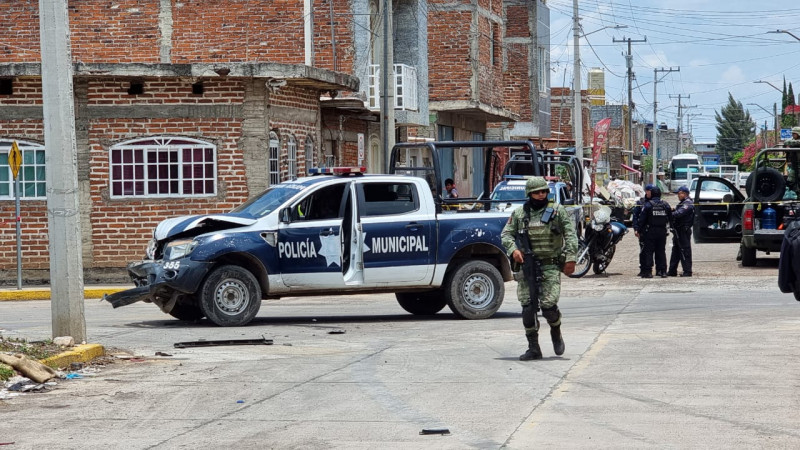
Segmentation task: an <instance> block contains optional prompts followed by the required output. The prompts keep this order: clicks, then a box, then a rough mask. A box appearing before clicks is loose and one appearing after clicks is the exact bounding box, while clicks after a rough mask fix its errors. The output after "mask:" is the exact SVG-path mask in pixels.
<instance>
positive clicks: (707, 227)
mask: <svg viewBox="0 0 800 450" xmlns="http://www.w3.org/2000/svg"><path fill="white" fill-rule="evenodd" d="M693 184H694V187H693V189H692V192H690V194H689V195H691V196H692V199H693V201H694V225H693V227H692V233H693V234H694V241H695V242H697V243H713V242H719V243H725V242H740V241H741V239H742V209H743V208H744V201H745V197H744V195H742V193H741V192H740V191H739V189H738V188H737V187H736V186H734V185H733V183H731V182H730V181H729V180H727V179H725V178H720V177H706V176H701V177H699V178H697V182H696V184H695V183H693Z"/></svg>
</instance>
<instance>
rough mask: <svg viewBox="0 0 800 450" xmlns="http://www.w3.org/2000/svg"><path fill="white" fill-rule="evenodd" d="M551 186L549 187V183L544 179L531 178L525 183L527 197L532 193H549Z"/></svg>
mask: <svg viewBox="0 0 800 450" xmlns="http://www.w3.org/2000/svg"><path fill="white" fill-rule="evenodd" d="M549 190H550V186H548V185H547V181H546V180H545V179H544V177H530V178H528V181H526V182H525V196H526V197H527V196H529V195H531V192H538V191H549Z"/></svg>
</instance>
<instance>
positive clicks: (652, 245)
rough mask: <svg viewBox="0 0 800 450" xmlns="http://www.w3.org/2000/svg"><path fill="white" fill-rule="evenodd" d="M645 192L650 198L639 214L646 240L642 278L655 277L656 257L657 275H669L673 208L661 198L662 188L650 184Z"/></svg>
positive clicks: (639, 225) (663, 276)
mask: <svg viewBox="0 0 800 450" xmlns="http://www.w3.org/2000/svg"><path fill="white" fill-rule="evenodd" d="M648 187H650V189H649V190H648V189H646V188H645V192H649V193H650V199H649V200H647V201H645V202H644V205H643V206H642V212H641V213H640V214H639V220H638V229H639V234H641V236H642V241H643V242H644V248H643V250H642V253H644V258H643V261H642V264H643V267H642V278H653V273H652V269H653V259H654V258H655V263H656V264H655V265H656V275H657V276H660V277H661V278H666V277H667V252H666V246H667V229H668V228H669V227H670V225H671V223H672V209H671V208H670V206H669V203H667V202H665V201H663V200H661V189H659V187H658V186H648Z"/></svg>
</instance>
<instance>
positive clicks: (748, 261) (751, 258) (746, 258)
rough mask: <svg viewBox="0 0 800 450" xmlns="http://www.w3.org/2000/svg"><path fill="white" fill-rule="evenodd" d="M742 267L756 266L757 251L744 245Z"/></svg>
mask: <svg viewBox="0 0 800 450" xmlns="http://www.w3.org/2000/svg"><path fill="white" fill-rule="evenodd" d="M741 248H742V267H753V266H755V265H756V249H754V248H749V247H745V246H744V245H742V247H741Z"/></svg>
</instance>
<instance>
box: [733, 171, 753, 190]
mask: <svg viewBox="0 0 800 450" xmlns="http://www.w3.org/2000/svg"><path fill="white" fill-rule="evenodd" d="M749 176H750V172H739V179H738V180H736V185H737V186H739V187H740V188H743V187H744V186H745V185H746V184H747V177H749Z"/></svg>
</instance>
